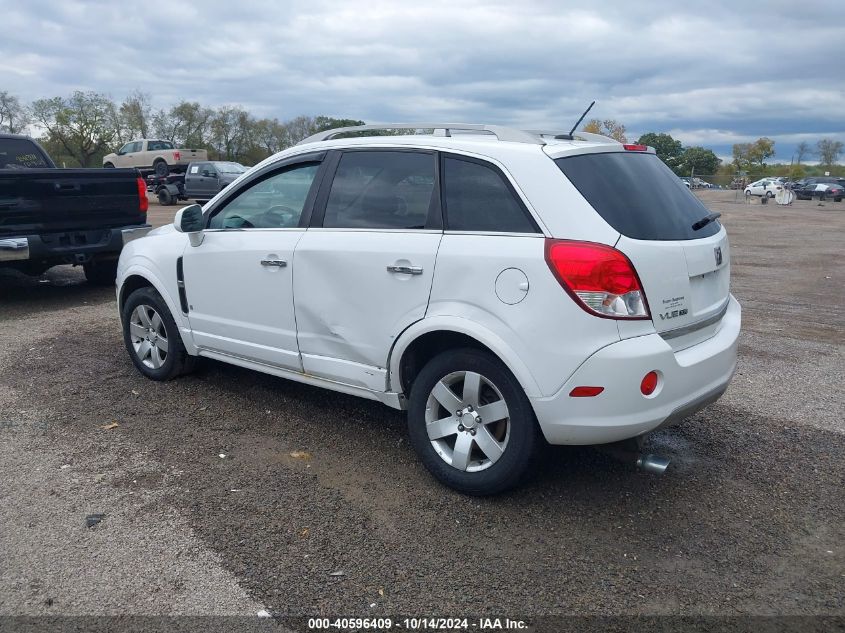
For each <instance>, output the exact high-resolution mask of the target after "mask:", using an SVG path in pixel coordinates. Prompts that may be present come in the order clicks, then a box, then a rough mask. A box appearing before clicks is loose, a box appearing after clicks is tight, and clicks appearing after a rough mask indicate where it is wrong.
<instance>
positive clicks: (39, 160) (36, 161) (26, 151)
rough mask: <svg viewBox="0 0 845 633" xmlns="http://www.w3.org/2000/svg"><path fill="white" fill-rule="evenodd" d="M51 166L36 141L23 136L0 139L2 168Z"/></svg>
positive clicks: (0, 163) (0, 164)
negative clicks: (33, 141)
mask: <svg viewBox="0 0 845 633" xmlns="http://www.w3.org/2000/svg"><path fill="white" fill-rule="evenodd" d="M38 167H49V165H48V164H47V161H46V160H45V159H44V155H43V154H42V153H41V152H40V151H39V149H38V147H36V146H35V144H34V143H32V142H30V141H27V140H26V139H23V138H6V139H0V169H27V168H38Z"/></svg>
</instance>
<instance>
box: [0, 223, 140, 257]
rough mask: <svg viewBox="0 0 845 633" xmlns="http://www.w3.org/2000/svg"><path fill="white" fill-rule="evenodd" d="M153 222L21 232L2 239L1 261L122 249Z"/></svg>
mask: <svg viewBox="0 0 845 633" xmlns="http://www.w3.org/2000/svg"><path fill="white" fill-rule="evenodd" d="M151 229H152V227H151V226H150V225H149V224H143V225H135V226H128V227H119V228H113V229H97V230H91V231H62V232H58V233H47V234H43V235H21V236H16V237H5V238H2V239H0V262H14V261H24V260H29V259H32V260H45V259H48V260H52V259H63V258H66V259H72V258H73V257H75V256H77V255H82V256H85V255H95V254H102V253H115V254H117V253H120V251H121V249H123V246H124V244H126V243H128V242H131V241H132V240H134V239H138V238H139V237H143V236H144V235H146V234H147V233H149V232H150V230H151Z"/></svg>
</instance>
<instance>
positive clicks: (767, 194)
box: [766, 191, 775, 198]
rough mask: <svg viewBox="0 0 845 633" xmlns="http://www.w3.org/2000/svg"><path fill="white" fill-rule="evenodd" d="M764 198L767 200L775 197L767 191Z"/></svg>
mask: <svg viewBox="0 0 845 633" xmlns="http://www.w3.org/2000/svg"><path fill="white" fill-rule="evenodd" d="M766 197H767V198H774V197H775V194H773V193H772V192H771V191H767V192H766Z"/></svg>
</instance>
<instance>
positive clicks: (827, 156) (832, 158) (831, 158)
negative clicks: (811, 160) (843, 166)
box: [816, 138, 842, 167]
mask: <svg viewBox="0 0 845 633" xmlns="http://www.w3.org/2000/svg"><path fill="white" fill-rule="evenodd" d="M816 147H817V148H818V152H819V162H820V163H821V164H822V165H825V166H827V167H830V166H832V165H835V164H836V162H837V161H838V160H839V157H840V156H841V155H842V141H833V140H831V139H829V138H823V139H822V140H820V141H819V142H818V143H817V144H816Z"/></svg>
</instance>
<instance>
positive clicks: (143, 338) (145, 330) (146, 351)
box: [121, 287, 196, 380]
mask: <svg viewBox="0 0 845 633" xmlns="http://www.w3.org/2000/svg"><path fill="white" fill-rule="evenodd" d="M121 318H122V321H123V342H124V344H125V345H126V351H127V352H129V357H130V358H131V359H132V362H133V363H134V365H135V367H137V368H138V371H140V372H141V373H142V374H144V375H145V376H146V377H147V378H151V379H153V380H170V379H171V378H175V377H176V376H179V375H181V374H186V373H188V372H190V371H191V370H192V369H193V367H194V362H195V360H196V359H195V358H194V357H193V356H190V355H188V352H187V351H186V350H185V345H184V344H183V343H182V337H181V336H180V335H179V328H178V327H177V326H176V322H175V321H174V320H173V315H172V314H171V313H170V310H169V309H168V307H167V304H166V303H165V302H164V299H162V298H161V295H159V294H158V292H156V291H155V290H154V289H153V288H149V287H147V288H139V289H138V290H136V291H135V292H133V293H132V294H131V295H129V298H128V299H127V300H126V303H124V304H123V310H121Z"/></svg>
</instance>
